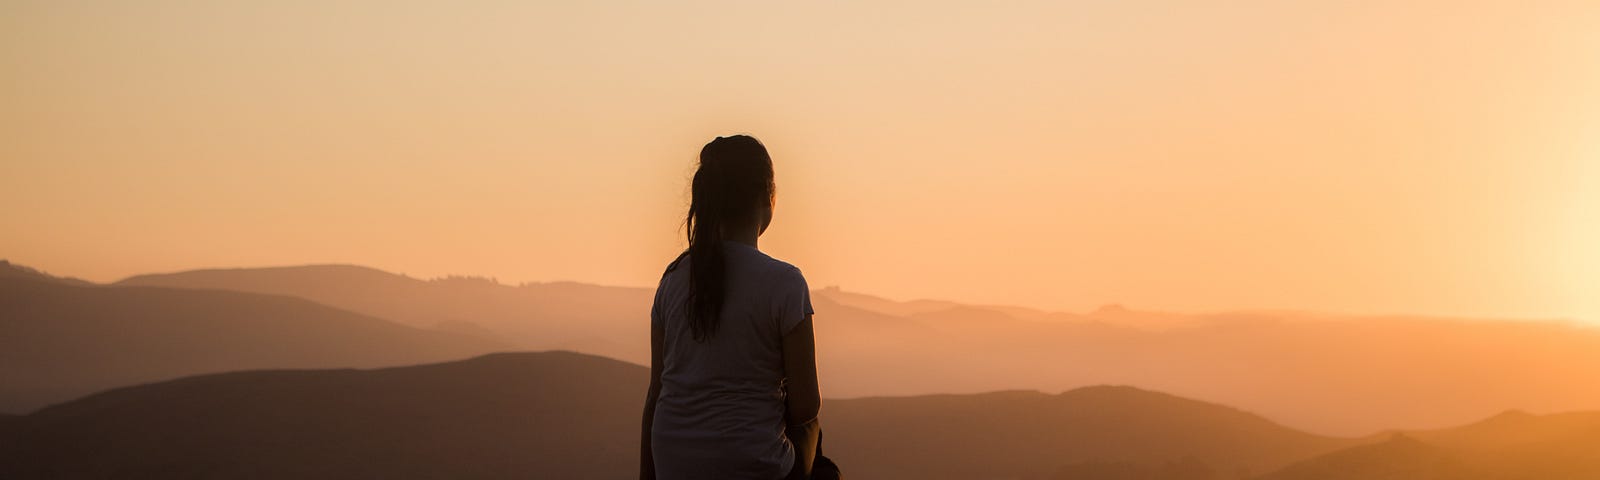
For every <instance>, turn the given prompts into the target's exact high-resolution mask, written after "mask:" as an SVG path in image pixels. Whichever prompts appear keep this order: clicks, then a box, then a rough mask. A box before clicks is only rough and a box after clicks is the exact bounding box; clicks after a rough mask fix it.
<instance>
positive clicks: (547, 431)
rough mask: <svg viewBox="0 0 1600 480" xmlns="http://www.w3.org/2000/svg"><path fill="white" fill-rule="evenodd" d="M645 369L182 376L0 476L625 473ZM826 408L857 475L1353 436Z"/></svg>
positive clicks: (965, 410)
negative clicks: (1330, 436)
mask: <svg viewBox="0 0 1600 480" xmlns="http://www.w3.org/2000/svg"><path fill="white" fill-rule="evenodd" d="M646 375H647V371H646V369H645V368H643V367H639V366H636V365H631V364H627V363H623V362H619V361H615V360H610V359H606V358H600V357H594V356H588V355H582V354H575V353H566V352H546V353H515V354H494V355H488V356H484V357H478V358H474V359H470V360H465V361H456V362H450V363H442V364H433V365H421V366H411V367H396V368H385V369H378V370H277V371H255V372H236V373H225V374H217V375H206V376H198V377H189V378H184V379H179V380H173V381H167V382H162V383H156V384H150V385H141V386H137V387H129V388H122V389H117V390H112V391H109V392H105V393H101V394H98V395H94V396H90V397H87V398H83V399H80V400H77V401H73V402H68V403H65V404H61V405H57V406H53V407H50V408H46V409H43V410H40V411H38V412H36V413H34V414H31V415H28V416H26V417H22V418H20V419H16V420H15V421H14V422H12V423H13V425H12V426H11V428H9V430H10V433H5V434H0V477H3V478H62V477H66V478H107V477H112V476H117V477H119V478H173V477H182V478H229V479H248V478H312V479H314V478H632V477H633V475H634V469H635V466H636V465H637V463H636V462H637V457H636V455H637V442H638V428H639V413H640V406H641V405H642V402H643V393H644V386H645V381H646ZM823 408H824V413H823V415H824V417H823V421H824V426H823V428H824V431H825V432H826V447H825V449H826V451H827V452H828V454H829V455H830V456H832V457H834V458H836V459H837V460H838V461H839V462H840V463H841V464H842V465H843V466H844V467H845V469H846V470H847V471H848V472H850V475H851V476H852V478H874V479H889V480H893V479H969V478H1044V477H1045V476H1046V475H1049V474H1051V473H1052V472H1056V471H1058V470H1059V469H1061V468H1063V467H1066V466H1067V465H1069V464H1073V463H1077V462H1081V461H1086V460H1093V459H1104V460H1107V461H1111V460H1115V461H1122V462H1130V464H1137V465H1146V464H1153V465H1161V464H1167V463H1173V462H1180V461H1187V462H1203V463H1205V464H1207V465H1215V466H1217V467H1218V468H1219V469H1222V470H1225V471H1229V472H1233V471H1235V469H1236V468H1251V469H1255V468H1266V467H1273V466H1278V465H1283V464H1287V463H1289V462H1291V461H1293V460H1296V459H1298V458H1305V457H1309V456H1312V455H1316V454H1319V453H1323V452H1327V451H1332V450H1335V449H1338V448H1342V447H1344V446H1348V445H1351V444H1352V441H1350V440H1337V439H1328V438H1323V437H1317V436H1314V435H1308V434H1304V433H1299V432H1296V431H1293V430H1290V429H1287V428H1284V427H1280V426H1277V425H1274V424H1272V423H1271V422H1268V421H1266V420H1263V419H1261V418H1259V417H1256V416H1253V415H1250V414H1247V413H1243V412H1240V411H1237V410H1234V409H1231V408H1227V407H1222V406H1217V405H1210V404H1205V403H1200V402H1194V401H1190V400H1184V399H1181V398H1177V397H1172V396H1169V395H1164V394H1159V393H1153V392H1146V391H1142V390H1138V389H1133V388H1127V387H1097V388H1087V389H1081V390H1075V391H1072V392H1067V393H1064V394H1060V395H1046V394H1041V393H1035V392H999V393H991V394H977V395H936V396H927V397H908V398H871V399H858V400H828V401H826V402H825V405H824V407H823ZM4 431H5V430H0V432H4ZM1219 478H1236V477H1219Z"/></svg>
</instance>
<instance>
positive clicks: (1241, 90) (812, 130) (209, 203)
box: [0, 0, 1600, 321]
mask: <svg viewBox="0 0 1600 480" xmlns="http://www.w3.org/2000/svg"><path fill="white" fill-rule="evenodd" d="M1469 4H1470V5H1469ZM1596 25H1600V4H1597V3H1596V2H1592V1H1573V2H1525V1H1505V2H1459V1H1439V2H1332V1H1330V2H1317V1H1306V2H1282V1H1260V2H1178V1H1128V2H1124V1H1118V2H1111V1H1093V2H1062V1H1037V2H1031V1H1022V2H944V1H918V2H749V1H737V2H735V1H727V2H705V1H695V2H621V1H612V0H599V1H584V2H570V3H568V4H544V3H533V2H514V1H463V2H453V1H452V2H446V1H387V0H386V1H337V2H326V1H320V0H316V1H310V0H307V1H297V0H290V1H271V2H245V1H163V0H153V1H127V2H113V1H82V2H79V1H71V2H65V1H54V0H52V1H16V0H0V72H3V75H0V258H8V259H10V260H12V261H14V262H18V263H22V264H26V265H31V266H35V267H38V268H42V269H44V270H47V271H50V272H52V273H56V274H62V275H72V276H78V277H82V278H86V279H91V280H97V281H110V280H115V279H118V278H121V277H124V276H127V275H131V274H135V273H144V272H156V271H172V270H182V269H190V268H200V267H224V266H265V265H288V264H305V263H355V264H362V265H369V266H374V267H378V268H383V269H386V270H391V271H398V272H404V273H407V274H410V275H412V276H419V277H432V276H439V275H444V274H474V275H485V276H493V277H497V278H498V279H500V280H502V281H506V282H521V281H547V280H577V281H584V282H595V283H604V284H619V285H636V286H653V285H654V282H655V280H656V276H657V275H658V274H659V272H660V270H661V268H662V267H663V266H664V265H665V263H666V262H667V261H668V260H670V259H671V258H672V256H673V255H674V254H675V252H676V251H677V250H679V249H681V248H682V244H683V241H682V239H681V238H682V237H681V231H680V230H679V226H680V222H681V218H680V215H681V214H682V211H683V209H684V207H685V206H686V204H687V198H686V196H687V188H686V185H687V178H688V175H689V174H690V173H691V169H692V166H693V160H694V155H695V154H696V153H697V152H698V150H699V147H700V145H702V144H704V143H705V142H706V141H708V140H709V139H710V138H711V137H713V136H715V135H719V134H728V133H738V132H748V133H751V134H754V135H756V136H757V137H759V138H761V139H762V140H763V141H765V142H766V143H767V145H768V147H769V148H770V149H771V150H772V152H773V155H774V157H775V162H776V165H777V169H778V183H779V207H778V217H777V219H776V223H775V224H774V226H773V227H772V229H771V230H770V231H769V232H768V235H767V236H766V237H764V238H763V239H762V246H763V248H764V249H766V250H768V251H769V252H770V253H772V254H774V255H775V256H778V257H780V258H784V259H787V260H790V261H792V262H794V263H796V264H798V265H799V266H800V267H801V268H802V269H803V270H804V271H805V272H806V274H807V276H808V278H809V279H810V281H811V283H812V285H813V286H819V287H820V286H823V285H841V286H843V287H844V288H846V289H848V290H856V291H864V292H870V293H875V294H880V295H885V296H889V297H892V298H917V297H932V298H946V299H954V300H961V301H968V302H983V303H1006V304H1020V305H1031V306H1038V307H1045V308H1052V309H1067V310H1084V309H1088V308H1093V307H1094V306H1096V305H1099V304H1102V303H1108V302H1121V303H1125V304H1128V305H1130V306H1136V307H1142V308H1149V309H1167V310H1180V311H1206V310H1223V309H1233V308H1293V309H1308V310H1320V311H1332V312H1367V313H1397V312H1408V313H1425V314H1449V315H1472V316H1518V317H1578V318H1586V319H1593V320H1596V321H1600V212H1597V208H1600V88H1596V86H1597V85H1600V28H1595V26H1596Z"/></svg>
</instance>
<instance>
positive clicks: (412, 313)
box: [116, 265, 653, 362]
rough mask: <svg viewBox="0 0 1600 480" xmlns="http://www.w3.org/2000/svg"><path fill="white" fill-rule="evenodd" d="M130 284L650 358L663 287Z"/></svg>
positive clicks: (222, 280)
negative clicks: (294, 302)
mask: <svg viewBox="0 0 1600 480" xmlns="http://www.w3.org/2000/svg"><path fill="white" fill-rule="evenodd" d="M116 285H125V286H158V287H171V288H191V289H218V290H233V291H240V292H251V293H265V294H273V295H289V296H294V297H300V298H304V299H307V300H311V301H313V302H317V303H321V304H324V305H328V306H332V307H337V308H342V309H345V310H350V311H353V312H360V313H363V314H367V315H371V316H374V317H378V318H383V319H387V320H392V321H395V322H400V323H404V324H407V325H411V326H414V327H419V328H430V329H444V330H450V331H455V332H458V333H463V334H468V335H474V336H479V337H488V338H494V339H497V340H499V341H502V342H505V343H508V344H514V345H517V346H518V347H521V348H524V349H535V350H549V349H560V350H574V351H582V352H586V353H593V354H596V355H604V356H608V357H612V358H619V359H624V360H629V361H634V362H641V361H648V359H649V353H650V352H649V343H648V341H649V331H648V328H649V325H650V302H651V299H652V298H653V290H651V289H644V288H624V287H602V286H596V285H584V284H577V283H566V282H556V283H534V284H525V285H521V286H511V285H503V284H500V283H499V282H496V281H494V280H492V279H488V278H481V277H448V278H442V279H433V280H421V279H416V278H411V277H407V276H404V275H398V274H394V273H389V272H384V271H381V270H376V269H372V268H367V267H360V266H354V265H308V266H297V267H270V268H236V269H211V270H193V271H186V272H177V273H167V274H153V275H139V276H134V277H131V278H127V279H124V280H122V281H120V282H117V283H116Z"/></svg>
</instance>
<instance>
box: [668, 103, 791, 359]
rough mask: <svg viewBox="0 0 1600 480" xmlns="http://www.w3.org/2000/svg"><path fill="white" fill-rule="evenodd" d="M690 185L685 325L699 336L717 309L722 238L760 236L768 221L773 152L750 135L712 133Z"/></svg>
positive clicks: (711, 328) (713, 322)
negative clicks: (770, 152) (687, 287)
mask: <svg viewBox="0 0 1600 480" xmlns="http://www.w3.org/2000/svg"><path fill="white" fill-rule="evenodd" d="M689 190H690V197H691V198H690V200H689V214H688V217H687V218H686V219H685V222H684V223H685V227H686V228H685V230H687V233H688V237H689V262H690V263H689V265H690V268H689V299H688V302H689V304H688V307H689V308H688V312H689V327H690V331H692V332H693V333H694V337H695V339H696V340H702V341H703V340H705V339H707V338H710V337H711V335H713V334H715V333H716V330H717V318H718V316H719V314H720V313H721V311H722V298H723V292H724V290H725V287H726V286H725V285H724V282H725V280H726V279H725V272H724V264H725V262H724V252H723V249H722V240H723V239H725V238H740V237H741V236H749V235H750V234H752V233H753V234H754V235H757V236H759V235H761V233H763V232H765V231H766V230H767V226H768V225H769V224H771V223H772V208H773V201H774V198H775V194H776V186H775V184H774V183H773V176H772V157H771V156H769V155H767V147H765V146H763V145H761V142H760V141H758V140H756V139H755V137H751V136H748V135H733V136H728V137H717V138H716V139H715V140H712V141H711V143H707V144H706V146H705V148H702V149H700V166H699V167H698V168H696V169H695V172H694V180H693V181H692V182H691V184H690V187H689Z"/></svg>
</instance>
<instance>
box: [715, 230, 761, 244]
mask: <svg viewBox="0 0 1600 480" xmlns="http://www.w3.org/2000/svg"><path fill="white" fill-rule="evenodd" d="M759 238H761V232H760V231H757V230H756V229H755V228H753V227H752V228H731V229H723V230H722V239H723V240H727V241H730V242H739V243H743V244H745V245H749V246H751V247H755V246H756V240H757V239H759ZM758 248H759V247H758Z"/></svg>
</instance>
